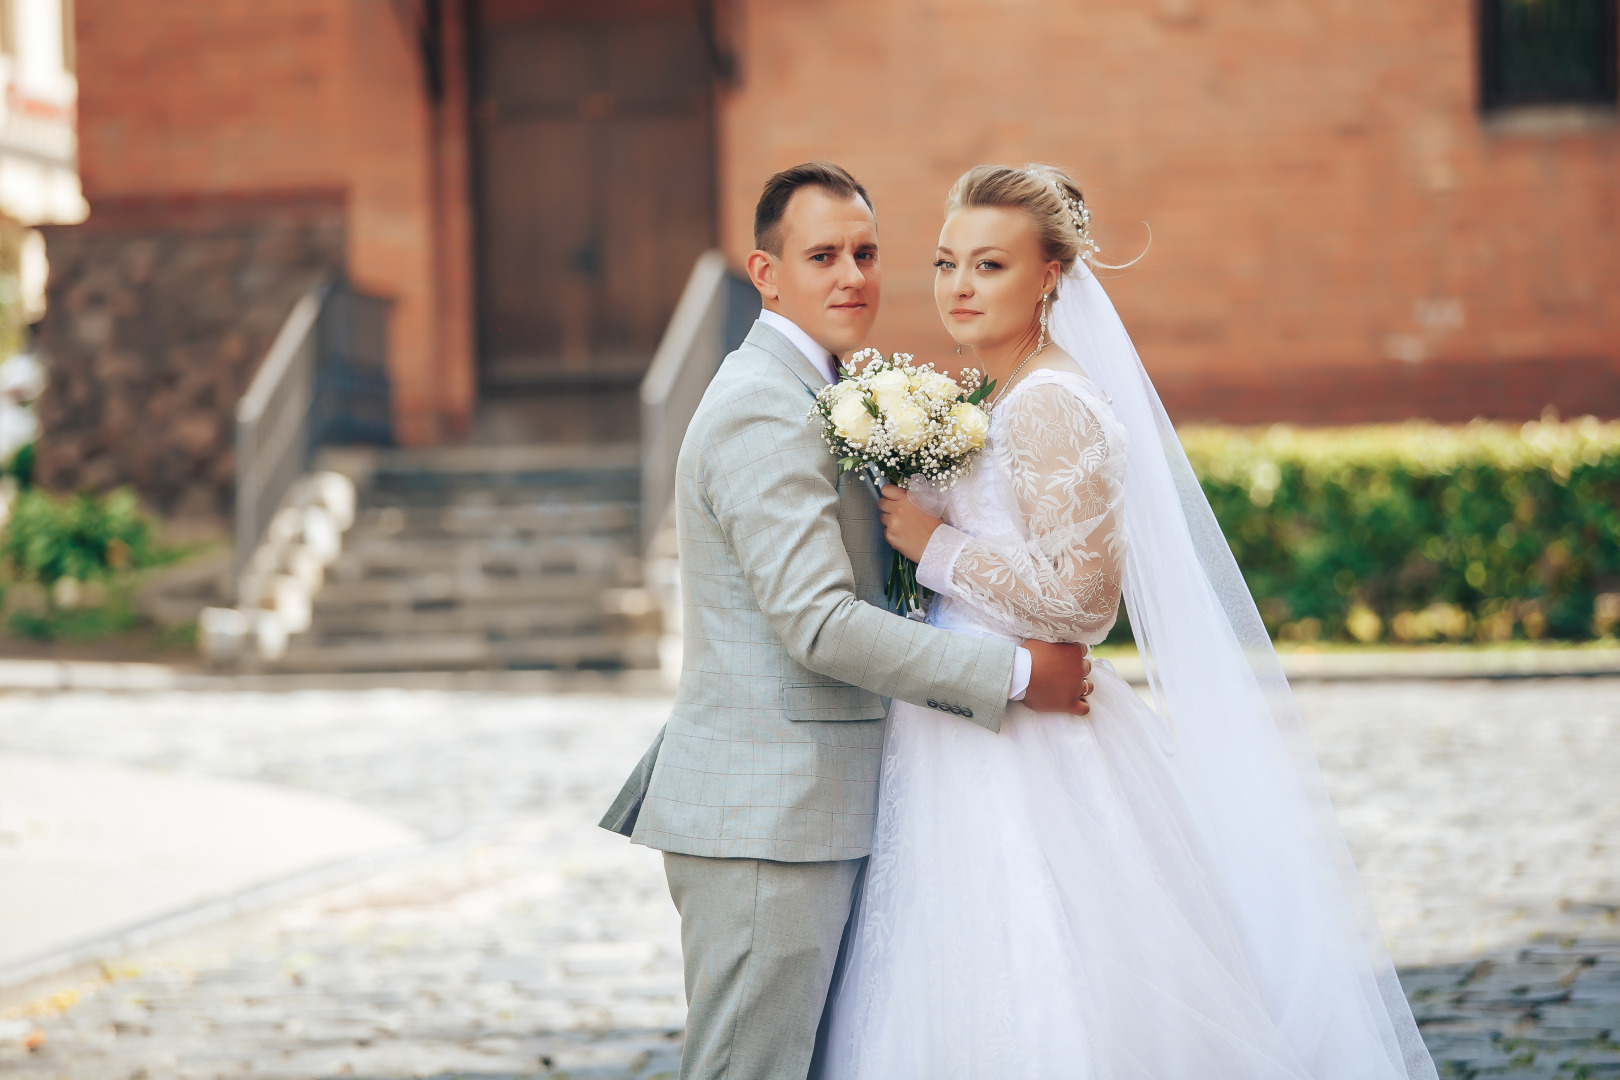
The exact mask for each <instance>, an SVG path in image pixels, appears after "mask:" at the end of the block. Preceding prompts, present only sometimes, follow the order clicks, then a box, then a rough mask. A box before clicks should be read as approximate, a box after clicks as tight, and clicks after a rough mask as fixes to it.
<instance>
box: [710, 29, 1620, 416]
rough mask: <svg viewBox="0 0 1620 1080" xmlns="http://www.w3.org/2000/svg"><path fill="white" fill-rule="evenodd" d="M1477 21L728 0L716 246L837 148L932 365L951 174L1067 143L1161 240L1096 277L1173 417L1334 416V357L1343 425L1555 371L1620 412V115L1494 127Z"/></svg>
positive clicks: (741, 235) (1132, 231) (1117, 209)
mask: <svg viewBox="0 0 1620 1080" xmlns="http://www.w3.org/2000/svg"><path fill="white" fill-rule="evenodd" d="M1472 10H1473V5H1472V4H1463V3H1457V2H1454V0H1447V2H1441V0H1360V2H1354V3H1352V2H1348V0H1328V2H1326V3H1324V2H1323V0H1250V2H1246V3H1216V2H1215V0H1130V2H1127V3H1118V2H1110V0H1048V2H1044V3H1038V2H1035V0H1000V2H995V3H987V2H985V0H933V2H930V3H926V4H922V3H916V2H913V0H819V2H817V3H814V4H809V3H792V4H784V3H773V2H768V0H733V2H732V4H731V5H730V13H729V16H728V17H727V18H726V19H725V29H726V32H727V35H728V37H729V38H730V40H731V41H732V44H733V45H734V47H735V49H736V51H737V53H738V56H739V61H740V73H741V78H740V82H739V84H738V86H737V88H736V89H735V90H733V91H732V92H731V93H729V94H727V95H726V96H725V98H724V99H723V105H722V120H721V123H722V129H721V130H722V152H721V158H722V164H721V192H722V193H721V205H722V212H721V221H722V230H723V236H724V243H725V247H726V249H727V251H728V253H729V254H730V255H731V256H732V257H733V258H734V259H739V260H740V258H741V256H742V255H743V254H744V253H745V252H746V251H747V250H748V248H749V247H750V246H751V243H750V241H749V226H750V218H751V212H752V206H753V202H754V199H755V197H756V196H757V193H758V190H759V185H760V183H761V181H762V180H763V179H764V177H765V176H766V175H768V174H769V173H770V172H771V171H773V170H775V169H778V168H781V167H784V166H786V165H789V164H792V163H794V162H797V161H801V160H804V159H806V158H811V157H827V158H831V159H833V160H836V161H839V162H841V163H842V164H844V165H846V166H848V167H850V168H851V169H852V170H853V171H854V172H855V173H856V174H857V175H858V176H860V177H861V178H862V179H864V180H865V181H866V182H867V184H868V185H869V187H870V188H871V190H872V193H873V195H874V197H875V199H876V200H877V205H878V212H879V221H880V234H881V236H882V240H883V244H884V252H883V255H884V265H885V278H884V285H885V307H884V313H883V315H882V317H881V319H880V320H879V323H878V332H877V337H878V342H877V343H878V344H880V345H883V346H886V347H890V348H895V347H905V348H912V349H915V350H917V351H919V352H922V353H923V354H924V355H932V356H935V357H943V355H944V350H945V349H946V348H947V347H948V339H947V338H946V337H945V334H944V332H943V330H942V329H941V328H940V326H939V322H938V319H937V316H936V315H935V313H934V310H933V301H932V293H931V274H932V270H931V269H930V267H929V265H928V264H929V262H930V257H931V251H932V247H933V243H934V238H935V236H936V235H937V232H938V227H939V220H940V206H941V203H942V200H943V198H944V195H945V192H946V190H947V188H948V187H949V186H950V183H951V181H952V180H953V179H954V178H955V177H956V176H957V175H958V174H959V173H960V172H961V171H962V170H963V169H965V168H967V167H969V166H971V165H973V164H976V163H979V162H984V161H1004V162H1009V163H1021V162H1024V161H1027V160H1044V161H1053V162H1057V163H1061V164H1063V165H1065V166H1068V167H1069V168H1071V169H1072V170H1073V171H1074V172H1075V173H1076V174H1077V176H1078V177H1079V178H1080V180H1081V182H1082V186H1083V187H1084V188H1085V189H1086V191H1087V192H1088V196H1089V201H1090V203H1091V205H1092V207H1093V210H1094V213H1095V215H1096V221H1097V222H1098V224H1097V234H1098V236H1099V239H1100V240H1101V242H1102V244H1103V246H1104V252H1103V255H1104V258H1105V259H1107V260H1108V261H1122V260H1123V259H1125V258H1128V257H1129V256H1131V255H1133V254H1135V253H1136V252H1137V250H1138V249H1139V248H1140V246H1141V244H1142V242H1143V239H1144V237H1145V232H1144V230H1143V228H1142V225H1141V224H1140V222H1141V221H1143V220H1146V221H1148V222H1150V223H1151V225H1152V228H1153V237H1154V243H1153V248H1152V250H1151V252H1150V253H1149V254H1148V256H1147V258H1146V259H1145V260H1144V261H1143V263H1142V264H1141V265H1140V266H1139V267H1137V268H1135V269H1133V270H1131V271H1129V272H1128V273H1126V274H1124V275H1123V276H1121V277H1119V278H1118V279H1117V280H1114V281H1112V282H1110V286H1109V287H1110V291H1111V293H1112V295H1113V297H1114V299H1115V301H1116V303H1117V304H1118V306H1119V308H1120V310H1121V313H1122V315H1123V316H1124V318H1125V321H1126V323H1127V325H1128V326H1129V327H1130V329H1131V331H1132V333H1133V335H1134V337H1135V339H1136V342H1137V344H1138V346H1139V348H1140V350H1141V352H1142V354H1143V358H1144V360H1145V361H1146V363H1147V364H1148V367H1149V369H1150V370H1151V371H1152V372H1153V373H1154V374H1155V376H1156V379H1157V381H1158V382H1159V384H1160V386H1161V389H1162V390H1163V391H1164V395H1165V397H1166V399H1167V401H1176V400H1180V401H1181V402H1182V411H1183V412H1186V413H1194V412H1202V413H1204V414H1208V415H1218V414H1221V413H1223V412H1226V413H1231V414H1232V415H1231V418H1232V419H1265V418H1268V416H1269V417H1276V418H1283V417H1288V418H1294V419H1306V420H1309V419H1322V420H1331V419H1333V418H1334V415H1331V414H1333V412H1334V408H1336V407H1337V406H1338V405H1342V402H1340V403H1335V402H1333V401H1332V395H1331V394H1329V395H1326V396H1324V395H1323V393H1322V390H1321V387H1322V383H1323V378H1322V376H1323V374H1324V373H1326V372H1333V373H1340V372H1343V373H1346V381H1345V382H1344V390H1343V393H1344V394H1347V395H1353V396H1360V397H1363V398H1366V399H1368V400H1366V401H1365V402H1362V403H1360V404H1362V405H1365V408H1355V409H1351V410H1349V412H1351V413H1354V414H1355V415H1357V416H1365V415H1367V414H1369V413H1370V414H1373V415H1380V414H1381V415H1391V416H1393V415H1399V414H1400V413H1401V410H1402V408H1403V401H1404V400H1405V396H1406V395H1411V394H1414V393H1427V394H1430V395H1438V398H1437V404H1436V405H1434V406H1432V409H1433V410H1434V411H1445V410H1448V409H1449V410H1450V411H1451V412H1454V413H1455V412H1460V413H1462V414H1465V415H1466V414H1468V411H1469V409H1471V408H1475V407H1476V406H1475V405H1474V404H1473V402H1474V400H1475V399H1474V398H1472V397H1470V395H1471V394H1472V393H1473V392H1474V388H1475V387H1476V386H1477V385H1483V384H1484V383H1488V384H1489V385H1490V386H1494V387H1496V388H1497V389H1496V390H1493V391H1491V393H1492V394H1493V395H1494V398H1493V400H1495V399H1504V400H1506V401H1507V402H1508V404H1509V405H1513V406H1518V405H1520V404H1522V405H1523V409H1521V410H1520V411H1524V410H1526V409H1527V410H1528V411H1529V413H1530V414H1531V415H1534V413H1535V412H1536V411H1538V410H1539V408H1540V406H1541V404H1543V402H1523V403H1520V402H1518V400H1517V396H1516V394H1504V393H1502V392H1500V390H1501V387H1503V386H1507V385H1514V386H1518V385H1523V384H1524V383H1525V382H1526V381H1528V382H1529V384H1530V385H1531V386H1532V387H1533V386H1535V385H1537V381H1536V379H1534V378H1530V379H1528V380H1526V378H1525V377H1524V376H1525V373H1526V372H1533V371H1535V370H1540V369H1538V368H1537V367H1536V366H1535V365H1536V364H1537V363H1550V364H1553V365H1554V366H1555V367H1556V372H1557V378H1558V379H1559V380H1561V381H1560V382H1559V385H1560V386H1561V387H1564V389H1562V390H1560V391H1559V397H1560V398H1561V399H1572V400H1574V401H1577V402H1581V401H1596V402H1603V401H1607V402H1608V404H1607V405H1601V404H1600V405H1595V406H1593V407H1599V408H1606V409H1607V410H1609V411H1612V412H1615V413H1616V414H1620V402H1617V393H1620V391H1617V389H1616V387H1615V385H1614V383H1615V379H1616V371H1617V368H1616V367H1615V362H1616V360H1617V359H1620V302H1617V300H1616V297H1617V296H1620V180H1617V177H1620V128H1617V127H1616V126H1614V125H1613V124H1612V123H1610V124H1608V125H1606V126H1601V125H1600V126H1597V127H1595V128H1592V129H1589V130H1585V131H1578V132H1571V133H1565V134H1556V133H1548V132H1545V131H1544V132H1543V133H1540V134H1536V133H1519V134H1514V133H1509V132H1506V131H1502V130H1491V129H1489V128H1487V126H1486V125H1485V124H1483V123H1482V121H1481V119H1480V117H1479V115H1478V113H1477V111H1476V109H1475V106H1474V101H1475V71H1474V59H1473V57H1474V31H1473V27H1472V17H1471V12H1472ZM1480 364H1489V365H1492V366H1493V367H1492V371H1493V372H1495V374H1493V375H1491V376H1490V377H1489V378H1487V379H1485V380H1483V383H1482V381H1481V380H1480V379H1478V378H1476V377H1475V375H1473V374H1470V372H1477V371H1478V369H1477V365H1480ZM1414 368H1415V369H1417V370H1416V371H1413V370H1412V369H1414ZM1509 368H1512V369H1514V372H1515V374H1513V375H1511V376H1509V375H1507V374H1506V372H1507V370H1508V369H1509ZM1430 369H1432V370H1430ZM1572 372H1574V373H1575V374H1573V375H1572V374H1571V373H1572ZM1582 372H1584V373H1585V374H1580V373H1582ZM1354 373H1365V375H1366V378H1365V379H1364V380H1361V381H1348V377H1349V375H1353V374H1354ZM1570 378H1574V379H1575V380H1576V383H1577V384H1579V385H1574V384H1572V385H1574V389H1573V390H1571V389H1570V388H1569V387H1567V386H1565V384H1566V383H1568V382H1569V379H1570ZM1583 379H1584V380H1586V381H1585V382H1584V383H1582V382H1581V380H1583ZM1328 381H1329V382H1330V383H1331V382H1332V379H1329V380H1328ZM1179 387H1184V388H1185V389H1186V391H1187V392H1186V393H1180V392H1179V390H1178V388H1179ZM1201 387H1202V388H1206V389H1200V388H1201ZM1425 388H1427V389H1425ZM1217 398H1219V399H1220V400H1222V401H1227V402H1235V406H1232V407H1228V406H1226V405H1219V404H1216V399H1217ZM1480 400H1481V401H1483V400H1484V399H1480ZM1324 401H1326V402H1327V405H1326V406H1323V405H1321V403H1322V402H1324ZM1200 402H1203V405H1202V406H1200V404H1199V403H1200ZM1313 402H1316V403H1317V404H1313ZM1426 407H1428V406H1426ZM1563 407H1564V408H1565V409H1566V411H1567V409H1568V406H1567V405H1565V406H1563ZM1324 408H1325V409H1326V411H1324ZM1477 408H1478V410H1479V411H1484V412H1490V411H1496V409H1497V407H1496V406H1491V405H1487V404H1480V405H1478V406H1477ZM1338 412H1339V413H1344V412H1345V410H1344V409H1343V408H1338ZM1239 413H1241V414H1242V415H1237V414H1239Z"/></svg>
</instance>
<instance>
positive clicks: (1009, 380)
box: [989, 334, 1046, 406]
mask: <svg viewBox="0 0 1620 1080" xmlns="http://www.w3.org/2000/svg"><path fill="white" fill-rule="evenodd" d="M1044 348H1046V335H1044V334H1042V335H1041V343H1040V344H1039V345H1037V346H1035V351H1034V352H1032V353H1030V354H1029V355H1028V356H1026V357H1024V358H1023V359H1022V360H1020V361H1018V366H1017V367H1015V368H1013V369H1012V374H1011V375H1009V376H1007V381H1006V382H1004V383H1002V384H1001V389H1000V390H998V391H996V396H995V397H994V398H993V399H992V400H991V401H990V402H989V404H990V405H992V406H994V405H997V404H1000V402H1001V399H1002V398H1004V397H1006V396H1007V389H1008V388H1009V387H1010V386H1012V381H1013V380H1014V379H1016V378H1018V373H1019V372H1020V371H1023V370H1024V365H1025V364H1027V363H1029V362H1030V361H1031V360H1033V359H1035V357H1037V356H1039V355H1040V352H1041V350H1042V349H1044Z"/></svg>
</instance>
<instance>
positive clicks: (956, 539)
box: [917, 525, 973, 596]
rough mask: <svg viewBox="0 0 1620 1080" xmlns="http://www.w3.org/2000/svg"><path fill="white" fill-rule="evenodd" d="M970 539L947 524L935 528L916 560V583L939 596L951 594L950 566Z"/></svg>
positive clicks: (954, 563)
mask: <svg viewBox="0 0 1620 1080" xmlns="http://www.w3.org/2000/svg"><path fill="white" fill-rule="evenodd" d="M971 539H973V538H972V537H971V536H969V535H968V534H967V533H965V532H963V531H961V530H960V529H953V528H951V527H950V526H949V525H941V526H940V527H939V528H937V529H935V530H934V535H933V536H930V537H929V538H928V546H927V547H925V548H923V557H922V558H921V559H920V560H918V562H917V584H919V585H922V586H924V587H926V588H929V589H932V590H934V591H935V592H937V593H939V594H940V595H941V596H949V595H951V567H953V566H955V565H956V557H957V556H958V555H960V554H962V549H963V548H965V547H967V543H968V541H969V540H971Z"/></svg>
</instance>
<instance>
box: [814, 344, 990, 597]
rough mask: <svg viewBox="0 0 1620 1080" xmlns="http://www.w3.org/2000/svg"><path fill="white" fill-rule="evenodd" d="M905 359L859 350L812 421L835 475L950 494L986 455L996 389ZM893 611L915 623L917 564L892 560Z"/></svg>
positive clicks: (820, 397) (974, 376)
mask: <svg viewBox="0 0 1620 1080" xmlns="http://www.w3.org/2000/svg"><path fill="white" fill-rule="evenodd" d="M913 359H914V358H913V357H912V356H911V354H910V353H895V354H893V355H892V356H884V355H883V354H882V353H881V352H879V351H878V350H876V349H862V350H861V351H860V352H858V353H855V354H854V355H853V356H851V357H850V358H849V365H848V366H847V367H845V368H843V369H842V370H841V371H840V372H839V380H838V382H836V383H834V384H833V385H831V386H829V387H827V388H826V389H824V390H822V391H821V392H820V393H818V394H817V395H816V404H815V408H814V409H813V410H812V411H811V416H813V417H816V418H817V419H819V420H820V421H821V424H822V434H823V437H824V438H825V439H826V441H827V445H828V446H829V447H830V448H831V449H832V452H833V454H834V455H836V456H837V458H838V471H839V472H848V471H850V470H851V469H858V468H862V467H864V468H865V469H866V470H867V473H868V475H870V476H871V478H872V482H873V483H874V484H877V485H882V484H884V483H889V484H898V485H899V486H900V487H903V488H907V489H910V488H912V487H913V486H914V485H915V484H916V483H917V481H918V480H926V481H928V482H929V483H930V484H931V485H932V486H933V487H934V488H936V489H937V490H940V491H944V490H948V489H949V488H950V486H951V485H952V484H953V483H955V482H956V478H957V477H958V476H960V475H961V473H962V470H963V469H964V467H965V466H966V465H967V463H968V462H969V460H971V459H972V457H973V455H974V454H976V453H978V452H979V451H980V450H982V449H984V440H985V437H986V436H987V435H988V434H989V432H990V417H989V414H988V413H986V412H985V409H984V408H983V407H982V405H981V404H980V403H981V402H983V401H984V399H985V396H986V395H987V394H989V393H990V391H991V390H993V389H995V381H994V380H991V381H990V382H989V383H984V382H983V381H982V377H981V376H980V375H979V373H978V372H976V371H969V372H967V373H966V374H965V375H964V376H963V378H962V381H961V382H957V380H955V379H953V378H951V377H950V376H949V375H944V374H941V373H940V372H937V371H935V370H934V365H932V364H923V365H921V366H918V365H916V364H915V363H913ZM885 591H886V592H887V593H888V597H889V601H890V603H892V604H894V605H895V610H896V611H898V612H900V613H901V614H904V615H909V616H920V614H921V613H922V604H921V598H920V593H919V589H918V585H917V564H916V563H914V562H912V561H911V560H910V559H908V558H906V557H905V556H904V555H901V554H900V553H899V552H898V551H897V552H895V553H894V561H893V562H892V563H891V564H890V567H889V580H888V583H887V586H886V590H885Z"/></svg>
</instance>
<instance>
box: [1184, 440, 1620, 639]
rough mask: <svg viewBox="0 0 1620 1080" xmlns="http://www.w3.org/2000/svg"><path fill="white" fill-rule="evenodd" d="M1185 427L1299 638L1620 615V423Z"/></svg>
mask: <svg viewBox="0 0 1620 1080" xmlns="http://www.w3.org/2000/svg"><path fill="white" fill-rule="evenodd" d="M1181 437H1182V443H1183V445H1184V446H1185V447H1186V449H1187V455H1188V457H1189V458H1190V459H1191V461H1192V465H1193V468H1194V470H1195V471H1196V472H1197V473H1198V476H1199V478H1200V480H1201V482H1202V483H1203V487H1204V491H1205V492H1206V494H1208V496H1209V500H1210V503H1211V505H1212V506H1213V508H1214V510H1215V516H1216V517H1217V518H1218V519H1219V520H1220V523H1221V528H1222V529H1223V530H1224V531H1225V533H1226V537H1227V540H1228V542H1229V543H1230V544H1231V545H1232V550H1233V552H1234V554H1235V555H1236V556H1237V561H1238V565H1239V566H1241V567H1242V568H1243V574H1244V577H1245V578H1246V579H1247V581H1248V584H1249V588H1250V590H1251V591H1252V592H1253V593H1254V596H1255V599H1256V601H1257V602H1258V603H1259V606H1260V612H1261V616H1262V618H1264V619H1265V621H1266V625H1267V628H1268V629H1269V630H1270V631H1271V633H1272V634H1273V635H1274V636H1277V637H1280V638H1282V639H1283V640H1293V641H1310V640H1316V639H1338V640H1358V641H1363V642H1371V641H1378V640H1384V639H1389V640H1396V641H1429V640H1482V641H1502V640H1509V639H1512V638H1557V639H1566V640H1579V639H1585V638H1591V637H1594V636H1602V635H1603V634H1606V633H1608V632H1610V631H1611V630H1612V628H1613V627H1614V626H1615V625H1616V624H1617V623H1620V423H1608V424H1604V423H1600V422H1598V421H1597V420H1595V419H1592V418H1590V417H1588V418H1586V419H1583V420H1580V421H1574V422H1569V423H1556V422H1549V423H1530V424H1525V425H1522V426H1520V425H1509V424H1488V423H1481V422H1476V423H1473V424H1469V425H1467V426H1465V427H1444V426H1440V425H1437V424H1429V423H1409V424H1401V425H1389V426H1377V427H1360V428H1344V429H1327V430H1303V429H1298V428H1291V427H1284V426H1277V427H1271V428H1265V429H1238V428H1219V427H1208V428H1195V429H1188V430H1185V431H1183V432H1181Z"/></svg>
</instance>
